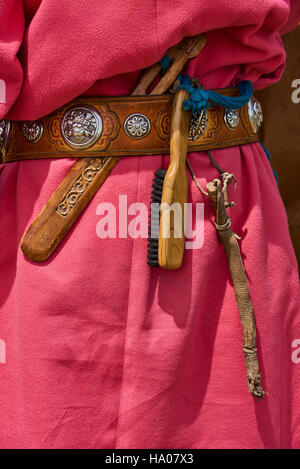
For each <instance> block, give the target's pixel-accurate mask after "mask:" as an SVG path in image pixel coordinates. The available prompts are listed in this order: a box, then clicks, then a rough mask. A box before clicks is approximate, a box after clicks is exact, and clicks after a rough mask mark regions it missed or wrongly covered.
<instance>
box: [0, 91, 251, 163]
mask: <svg viewBox="0 0 300 469" xmlns="http://www.w3.org/2000/svg"><path fill="white" fill-rule="evenodd" d="M216 91H218V92H221V93H222V94H224V95H226V96H238V95H239V91H238V90H237V89H235V88H229V89H222V90H216ZM173 96H174V95H173V94H171V93H169V94H165V95H158V96H149V95H147V96H130V97H127V96H122V97H80V98H77V99H75V100H74V101H71V102H70V103H68V104H67V105H65V106H63V107H61V108H59V109H58V110H56V111H55V112H53V113H52V114H50V115H48V116H46V117H43V118H41V119H38V120H35V121H7V120H5V119H4V120H2V121H0V130H1V133H0V140H1V141H2V147H3V149H2V152H3V162H5V163H7V162H10V161H19V160H26V159H40V158H69V157H75V158H80V157H101V156H132V155H157V154H166V153H169V140H170V124H171V111H172V103H173ZM255 105H256V107H255ZM257 105H259V103H258V101H256V100H255V98H252V99H251V100H250V102H249V103H248V105H246V106H244V107H243V108H241V109H240V110H230V109H224V107H222V106H211V107H209V108H208V109H207V111H206V112H202V113H201V114H193V116H192V119H191V126H190V136H189V145H188V151H189V152H191V151H204V150H213V149H218V148H226V147H231V146H235V145H242V144H246V143H252V142H255V141H257V140H258V135H257V130H258V127H259V124H260V122H259V120H260V115H259V113H257V112H256V111H255V109H256V110H257Z"/></svg>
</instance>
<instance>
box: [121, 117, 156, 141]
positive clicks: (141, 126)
mask: <svg viewBox="0 0 300 469" xmlns="http://www.w3.org/2000/svg"><path fill="white" fill-rule="evenodd" d="M150 129H151V123H150V121H149V119H148V117H146V116H145V115H144V114H139V113H136V114H130V116H128V117H127V119H126V120H125V122H124V131H125V133H126V135H127V136H128V137H130V138H134V139H140V138H144V137H146V136H147V135H148V134H149V132H150Z"/></svg>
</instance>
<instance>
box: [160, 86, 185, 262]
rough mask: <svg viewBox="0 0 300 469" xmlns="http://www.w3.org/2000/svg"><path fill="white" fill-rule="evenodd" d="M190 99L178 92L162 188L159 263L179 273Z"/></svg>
mask: <svg viewBox="0 0 300 469" xmlns="http://www.w3.org/2000/svg"><path fill="white" fill-rule="evenodd" d="M188 97H189V94H188V92H187V91H186V90H184V89H183V90H179V91H178V92H177V93H176V95H175V98H174V102H173V110H172V127H171V140H170V164H169V168H168V171H167V173H166V176H165V180H164V185H163V192H162V200H161V217H160V225H159V243H158V263H159V265H160V267H163V268H165V269H178V268H179V267H180V266H181V264H182V259H183V253H184V243H185V236H184V229H185V226H184V204H185V203H186V202H187V198H188V179H187V174H186V154H187V147H188V136H189V127H190V111H185V110H184V109H183V107H182V103H183V101H184V100H185V99H188ZM167 236H168V237H167Z"/></svg>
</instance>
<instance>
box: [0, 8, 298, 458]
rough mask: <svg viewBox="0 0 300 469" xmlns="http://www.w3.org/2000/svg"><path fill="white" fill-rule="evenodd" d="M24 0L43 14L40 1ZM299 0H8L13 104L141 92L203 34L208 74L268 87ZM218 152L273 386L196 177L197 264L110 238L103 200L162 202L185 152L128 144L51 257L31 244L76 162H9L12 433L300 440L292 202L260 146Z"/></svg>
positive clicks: (3, 52) (195, 162) (2, 372)
mask: <svg viewBox="0 0 300 469" xmlns="http://www.w3.org/2000/svg"><path fill="white" fill-rule="evenodd" d="M24 3H25V5H26V6H27V10H26V14H27V18H28V17H29V16H30V7H34V5H35V4H36V7H38V3H39V2H38V1H33V0H31V1H27V2H24ZM299 3H300V2H297V1H289V0H265V1H263V2H259V1H257V0H243V1H242V0H241V1H240V2H237V1H234V0H218V1H211V0H201V1H199V0H184V1H182V0H156V1H154V0H143V1H137V0H129V1H124V0H115V1H111V0H101V2H99V0H89V1H88V2H82V1H81V0H71V1H69V2H66V1H61V0H42V2H41V5H40V7H39V8H38V9H37V11H36V12H35V9H34V8H33V13H34V16H33V19H32V21H31V22H30V21H29V19H28V21H27V25H25V23H24V12H23V2H22V1H21V0H11V1H8V0H0V79H2V80H5V82H6V103H5V104H3V103H2V104H0V119H1V118H3V117H4V116H6V117H7V118H9V119H21V120H22V119H25V120H26V119H36V118H39V117H40V116H43V115H46V114H48V113H49V112H51V111H53V110H55V109H57V108H58V107H59V106H61V105H63V104H65V103H67V102H68V101H70V100H71V99H73V98H75V97H76V96H78V95H81V94H85V95H128V94H130V92H131V91H132V89H133V88H134V86H135V84H136V82H137V80H138V78H139V76H140V70H141V69H143V68H145V67H147V66H149V65H150V64H152V63H155V62H156V61H158V60H160V59H161V58H162V56H163V55H164V54H165V52H166V50H167V49H168V48H169V47H170V46H172V45H174V44H176V43H178V42H179V41H180V40H181V38H182V37H185V36H189V35H194V34H198V33H200V32H203V31H205V32H207V38H208V43H207V46H206V47H205V49H204V50H203V51H202V52H201V53H200V55H199V57H198V58H197V59H195V60H193V61H191V62H190V64H189V65H188V67H187V70H186V72H187V73H188V74H189V75H190V76H197V77H198V78H199V79H200V81H202V82H203V84H204V85H205V87H207V88H219V87H228V86H231V85H234V84H236V82H237V81H238V80H240V79H249V80H251V81H252V82H253V84H254V86H255V88H256V89H258V88H262V87H265V86H268V85H270V84H272V83H274V82H276V81H277V80H279V78H280V76H281V74H282V72H283V69H284V62H285V53H284V50H283V46H282V42H281V39H280V33H282V32H285V31H287V30H289V29H291V28H293V27H295V26H296V24H297V22H298V21H299V19H300V8H299ZM17 54H18V55H17ZM288 92H290V90H287V93H288ZM278 119H279V120H280V116H278ZM213 154H214V157H215V159H216V160H217V161H218V163H219V164H220V165H221V166H222V168H224V169H226V170H227V171H230V172H233V173H234V174H235V176H236V178H237V180H238V186H237V189H236V191H233V189H230V199H231V200H234V201H235V204H236V205H235V207H234V208H232V209H230V216H231V218H232V227H233V230H234V231H235V232H236V233H237V234H239V235H241V236H242V241H241V243H240V245H241V250H242V256H243V259H244V264H245V269H246V272H247V277H248V282H249V288H250V294H251V298H252V301H253V305H254V309H255V314H256V325H257V330H258V349H259V361H260V366H261V372H262V375H263V380H262V384H263V387H264V388H265V390H266V391H267V393H268V394H267V396H266V397H265V398H264V399H263V400H262V401H259V402H258V401H255V400H254V399H253V398H252V397H251V395H250V394H249V393H248V389H247V379H246V371H245V365H244V360H243V352H242V332H241V326H240V320H239V315H238V310H237V306H236V302H235V297H234V291H233V287H232V283H231V280H230V274H229V270H228V266H227V263H226V259H225V254H224V252H223V248H222V246H221V245H220V243H219V241H218V238H217V235H216V231H215V228H214V226H213V223H212V212H211V209H210V207H209V204H208V202H207V199H206V198H205V197H203V196H202V195H201V194H200V192H199V191H198V189H197V188H196V187H195V184H194V183H193V181H192V180H191V178H190V179H189V182H190V193H189V201H192V202H193V203H204V243H203V246H202V247H201V248H199V249H194V250H186V252H185V257H184V263H183V266H182V268H181V269H180V270H178V271H165V270H162V269H158V268H155V269H151V268H150V267H149V266H148V265H147V263H146V255H147V240H146V239H144V238H137V239H132V238H130V237H128V238H123V239H120V238H116V239H109V238H107V239H99V237H98V236H97V232H96V227H97V223H98V222H99V220H100V219H101V216H100V215H98V214H97V207H98V206H99V204H100V203H103V202H111V203H114V204H115V205H116V207H118V195H119V194H123V195H127V197H128V205H129V204H131V203H134V202H143V203H145V204H147V205H148V204H149V198H150V192H151V182H152V178H153V173H154V171H155V170H156V169H157V168H159V167H161V166H162V165H163V166H164V167H167V164H168V157H167V156H165V157H162V156H159V155H158V156H148V157H126V158H124V159H122V160H121V161H120V162H119V163H118V164H117V166H116V167H115V168H114V170H113V172H112V173H111V175H110V177H109V178H108V179H107V181H106V182H105V184H104V185H103V187H102V188H101V189H100V190H99V191H98V193H97V194H96V195H95V197H94V199H93V200H92V202H91V203H90V204H89V206H88V208H87V209H86V211H85V212H84V214H83V216H82V217H81V218H80V220H79V222H78V223H76V224H75V226H74V227H73V229H72V230H71V232H70V233H69V234H68V236H67V237H66V239H65V240H64V242H63V243H62V244H61V246H60V247H59V248H58V249H57V251H56V253H55V255H53V257H52V258H50V259H49V260H48V261H47V262H44V263H42V264H34V263H33V262H30V261H29V260H28V259H27V258H25V257H24V255H23V253H22V251H21V250H20V248H19V243H20V239H21V237H22V235H23V233H24V231H25V230H26V228H27V227H28V226H29V224H30V223H31V222H32V221H33V219H34V218H35V217H36V215H37V214H38V213H39V211H40V210H41V208H42V207H43V206H44V204H45V202H46V201H47V200H48V198H49V197H50V195H51V194H52V193H53V191H54V190H55V189H56V187H57V186H58V184H59V183H60V181H61V180H62V179H63V177H64V176H65V175H66V174H67V173H68V171H69V169H70V168H71V166H72V165H73V164H74V160H73V159H60V160H56V161H52V160H42V161H23V162H18V163H10V164H4V165H2V166H1V167H0V245H1V250H0V265H1V271H0V285H1V287H0V341H1V342H0V344H1V346H2V352H3V349H4V348H5V351H6V357H5V360H4V355H3V353H2V362H5V363H1V356H0V402H1V405H0V447H1V448H234V449H237V448H300V402H299V399H300V397H299V396H300V350H299V344H300V300H299V281H298V271H297V264H296V259H295V254H294V251H293V247H292V244H291V240H290V237H289V233H288V225H287V217H286V213H285V209H284V206H283V203H282V200H281V197H280V194H279V192H278V188H277V185H276V182H275V179H274V176H273V173H272V169H271V167H270V164H269V162H268V160H267V158H266V155H265V153H264V151H263V150H262V148H261V147H260V146H259V145H258V144H251V145H245V146H240V147H235V148H229V149H225V150H218V151H215V152H213ZM190 160H191V163H192V166H193V168H194V171H195V173H196V176H197V178H198V180H199V182H200V184H201V185H202V186H205V184H206V182H207V181H210V180H212V179H214V178H215V177H217V172H216V170H215V169H214V168H213V167H212V165H211V163H210V162H209V160H208V158H207V155H206V154H205V153H192V154H190ZM132 218H133V217H132V216H130V215H129V216H128V219H129V220H131V219H132ZM297 339H298V341H297ZM297 344H298V350H297Z"/></svg>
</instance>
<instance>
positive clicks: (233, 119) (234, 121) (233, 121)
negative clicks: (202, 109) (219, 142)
mask: <svg viewBox="0 0 300 469" xmlns="http://www.w3.org/2000/svg"><path fill="white" fill-rule="evenodd" d="M224 122H225V125H226V127H227V128H228V129H229V130H235V129H236V128H237V126H238V125H239V122H240V116H239V111H238V109H228V108H226V109H225V111H224Z"/></svg>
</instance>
